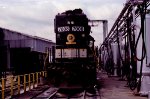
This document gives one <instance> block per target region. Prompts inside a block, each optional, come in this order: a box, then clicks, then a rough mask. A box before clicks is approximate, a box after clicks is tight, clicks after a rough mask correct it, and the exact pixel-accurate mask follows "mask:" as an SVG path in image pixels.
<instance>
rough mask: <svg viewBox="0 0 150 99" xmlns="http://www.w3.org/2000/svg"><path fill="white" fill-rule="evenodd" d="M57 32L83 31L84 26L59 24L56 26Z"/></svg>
mask: <svg viewBox="0 0 150 99" xmlns="http://www.w3.org/2000/svg"><path fill="white" fill-rule="evenodd" d="M57 31H58V32H69V31H73V32H83V31H85V28H84V27H83V26H72V27H69V26H61V27H58V28H57Z"/></svg>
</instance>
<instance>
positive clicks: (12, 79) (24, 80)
mask: <svg viewBox="0 0 150 99" xmlns="http://www.w3.org/2000/svg"><path fill="white" fill-rule="evenodd" d="M41 77H44V78H46V77H47V72H46V71H41V72H35V73H30V74H24V75H17V76H13V75H10V76H7V77H6V78H1V79H0V98H1V99H5V98H6V97H12V96H14V95H17V94H22V93H24V92H26V91H29V90H31V89H32V88H35V87H36V86H38V85H40V84H41V79H40V78H41Z"/></svg>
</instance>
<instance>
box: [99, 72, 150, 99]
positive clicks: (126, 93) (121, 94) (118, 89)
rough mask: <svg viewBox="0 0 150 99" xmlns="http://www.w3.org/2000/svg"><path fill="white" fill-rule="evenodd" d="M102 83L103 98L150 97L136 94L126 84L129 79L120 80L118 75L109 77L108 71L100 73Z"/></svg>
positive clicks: (142, 98) (143, 98) (141, 98)
mask: <svg viewBox="0 0 150 99" xmlns="http://www.w3.org/2000/svg"><path fill="white" fill-rule="evenodd" d="M98 79H99V82H100V83H101V89H100V94H101V99H148V97H142V96H135V95H134V94H133V93H134V92H133V91H131V90H130V89H129V88H128V87H125V86H126V83H127V81H119V78H118V77H108V76H107V74H106V73H102V72H100V73H98Z"/></svg>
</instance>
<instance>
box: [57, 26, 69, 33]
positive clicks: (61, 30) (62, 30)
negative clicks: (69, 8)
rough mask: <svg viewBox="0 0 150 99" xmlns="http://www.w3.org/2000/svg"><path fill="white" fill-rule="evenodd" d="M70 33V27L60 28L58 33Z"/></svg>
mask: <svg viewBox="0 0 150 99" xmlns="http://www.w3.org/2000/svg"><path fill="white" fill-rule="evenodd" d="M68 31H70V27H69V26H62V27H58V32H68Z"/></svg>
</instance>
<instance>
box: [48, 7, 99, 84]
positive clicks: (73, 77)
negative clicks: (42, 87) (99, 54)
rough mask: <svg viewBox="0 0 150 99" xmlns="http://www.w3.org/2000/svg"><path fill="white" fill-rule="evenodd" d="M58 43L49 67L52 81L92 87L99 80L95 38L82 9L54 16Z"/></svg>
mask: <svg viewBox="0 0 150 99" xmlns="http://www.w3.org/2000/svg"><path fill="white" fill-rule="evenodd" d="M54 31H55V34H56V46H55V48H54V50H53V53H54V54H53V57H54V58H53V63H51V64H50V66H49V67H48V76H49V78H50V79H49V80H50V81H51V83H53V84H54V85H55V86H59V87H89V86H92V85H94V84H95V82H96V57H95V51H94V42H95V40H94V38H93V37H92V36H91V35H90V33H91V27H90V25H88V18H87V16H86V15H85V14H84V13H83V11H82V10H81V9H75V10H67V11H66V12H63V13H59V14H57V15H56V16H55V19H54Z"/></svg>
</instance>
